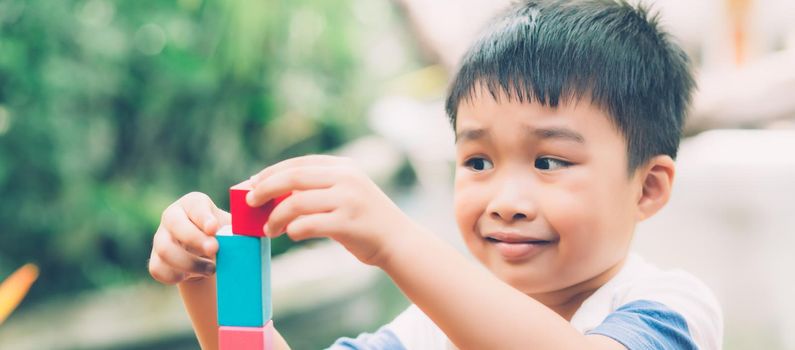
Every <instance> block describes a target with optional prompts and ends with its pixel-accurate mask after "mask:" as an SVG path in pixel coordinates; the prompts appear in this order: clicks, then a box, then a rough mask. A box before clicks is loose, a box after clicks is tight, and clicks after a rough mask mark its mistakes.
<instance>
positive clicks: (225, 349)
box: [218, 321, 273, 350]
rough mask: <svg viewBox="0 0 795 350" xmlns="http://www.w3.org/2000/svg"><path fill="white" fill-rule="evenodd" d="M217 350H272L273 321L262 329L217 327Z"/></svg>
mask: <svg viewBox="0 0 795 350" xmlns="http://www.w3.org/2000/svg"><path fill="white" fill-rule="evenodd" d="M218 349H219V350H272V349H273V321H268V323H267V324H265V326H262V327H228V326H221V327H218Z"/></svg>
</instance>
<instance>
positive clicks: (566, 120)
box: [455, 92, 625, 145]
mask: <svg viewBox="0 0 795 350" xmlns="http://www.w3.org/2000/svg"><path fill="white" fill-rule="evenodd" d="M512 133H517V134H518V135H527V136H532V137H533V138H535V139H542V140H563V141H571V142H574V143H578V144H583V145H585V144H587V143H589V142H588V141H589V140H591V139H602V138H603V137H610V138H617V139H620V141H621V142H622V143H624V142H625V140H624V137H623V134H622V133H621V132H620V131H619V130H618V128H617V127H616V126H615V124H614V123H613V120H612V118H609V117H608V115H607V113H606V112H605V111H604V110H603V109H602V108H600V107H599V106H596V105H595V104H593V103H592V102H591V100H590V99H589V98H581V99H577V100H571V101H561V102H560V103H559V104H558V105H557V106H555V107H552V106H549V105H544V104H542V103H540V102H535V101H532V102H528V101H519V100H518V99H516V98H507V97H505V96H504V95H503V96H492V95H491V94H490V93H488V92H486V93H485V94H483V93H481V94H473V95H472V96H471V98H469V99H466V100H465V101H462V102H461V104H460V106H459V108H458V113H457V118H456V120H455V136H456V143H459V142H460V140H473V139H483V138H486V137H502V136H506V135H507V134H512ZM594 141H595V140H594Z"/></svg>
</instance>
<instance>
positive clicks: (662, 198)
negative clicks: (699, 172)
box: [635, 155, 676, 221]
mask: <svg viewBox="0 0 795 350" xmlns="http://www.w3.org/2000/svg"><path fill="white" fill-rule="evenodd" d="M675 172H676V169H675V166H674V160H673V159H671V157H670V156H667V155H658V156H655V157H653V158H652V159H650V160H649V161H648V162H647V163H646V165H645V166H642V167H641V168H639V169H638V170H637V173H636V174H635V175H636V176H637V180H638V181H640V186H641V187H640V191H639V193H638V201H637V208H638V215H637V218H638V221H642V220H645V219H647V218H649V217H651V216H652V215H654V214H655V213H657V212H658V211H659V210H660V209H662V207H663V206H665V204H666V203H668V198H670V196H671V186H672V185H673V182H674V174H675Z"/></svg>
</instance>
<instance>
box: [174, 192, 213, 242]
mask: <svg viewBox="0 0 795 350" xmlns="http://www.w3.org/2000/svg"><path fill="white" fill-rule="evenodd" d="M181 204H182V208H183V209H184V210H185V213H186V214H187V215H188V218H190V221H191V222H193V224H194V225H196V227H198V228H199V229H200V230H202V231H204V233H206V234H208V235H214V234H215V232H216V231H218V229H219V228H221V224H222V223H221V222H219V220H218V212H219V211H220V209H218V207H216V206H215V203H213V201H212V199H210V197H208V196H207V195H206V194H204V193H201V192H191V193H188V194H186V195H185V196H183V197H182V200H181Z"/></svg>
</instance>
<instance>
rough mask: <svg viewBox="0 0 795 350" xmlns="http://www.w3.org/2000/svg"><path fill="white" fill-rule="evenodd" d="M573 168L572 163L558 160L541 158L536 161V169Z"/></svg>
mask: <svg viewBox="0 0 795 350" xmlns="http://www.w3.org/2000/svg"><path fill="white" fill-rule="evenodd" d="M568 166H571V163H569V162H567V161H565V160H560V159H556V158H549V157H541V158H538V159H536V164H535V167H536V169H541V170H556V169H560V168H565V167H568Z"/></svg>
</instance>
